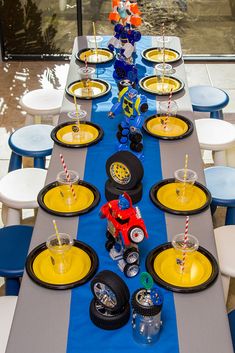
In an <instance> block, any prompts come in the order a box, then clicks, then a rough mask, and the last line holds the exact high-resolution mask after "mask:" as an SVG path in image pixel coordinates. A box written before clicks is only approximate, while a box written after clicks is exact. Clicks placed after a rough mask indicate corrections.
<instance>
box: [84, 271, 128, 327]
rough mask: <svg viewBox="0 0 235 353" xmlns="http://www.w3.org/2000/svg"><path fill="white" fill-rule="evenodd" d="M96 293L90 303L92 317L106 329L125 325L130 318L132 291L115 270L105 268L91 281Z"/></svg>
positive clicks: (96, 323) (97, 324)
mask: <svg viewBox="0 0 235 353" xmlns="http://www.w3.org/2000/svg"><path fill="white" fill-rule="evenodd" d="M91 291H92V293H93V295H94V298H93V299H92V301H91V303H90V319H91V321H92V322H93V323H94V324H95V325H96V326H98V327H100V328H102V329H104V330H115V329H118V328H120V327H122V326H124V325H125V324H126V323H127V322H128V320H129V318H130V304H129V299H130V292H129V289H128V287H127V285H126V284H125V282H124V281H123V280H122V279H121V278H120V277H119V276H118V275H117V274H116V273H114V272H112V271H109V270H104V271H102V272H100V273H98V274H97V275H96V276H95V277H94V278H93V280H92V281H91Z"/></svg>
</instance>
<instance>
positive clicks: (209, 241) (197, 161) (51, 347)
mask: <svg viewBox="0 0 235 353" xmlns="http://www.w3.org/2000/svg"><path fill="white" fill-rule="evenodd" d="M107 41H108V37H104V43H105V44H107ZM105 44H104V46H105ZM157 45H158V42H157V38H156V37H147V36H146V37H142V39H141V40H140V42H138V43H137V46H136V52H137V59H136V62H137V67H138V72H139V75H140V77H144V76H145V75H151V74H153V72H154V68H153V66H154V65H153V64H152V63H148V62H146V61H144V60H143V59H142V57H141V55H140V53H141V51H142V50H144V49H146V48H147V47H154V46H157ZM169 47H171V48H173V49H176V50H177V51H179V52H181V45H180V40H179V38H177V37H173V38H172V41H171V42H170V43H169ZM83 48H87V37H85V36H83V37H77V38H76V39H75V41H74V48H73V54H72V57H71V62H70V68H69V73H68V77H67V84H69V83H71V82H73V81H76V80H78V79H79V74H78V67H79V66H84V64H82V63H80V62H78V61H77V60H76V58H75V54H76V53H77V52H78V51H79V50H80V49H83ZM93 66H94V67H95V69H96V75H97V77H99V78H101V79H104V80H107V81H108V82H109V83H110V84H111V86H112V90H111V92H110V93H109V94H108V95H107V96H104V97H101V98H98V99H95V100H79V104H81V108H82V109H85V110H86V111H87V113H88V115H87V116H88V118H87V119H88V120H91V121H93V122H95V123H97V124H99V125H100V126H101V127H102V128H103V130H104V138H103V140H102V141H100V142H99V143H98V144H97V145H94V146H91V147H88V148H82V149H81V148H79V149H76V148H66V147H61V146H59V145H57V144H55V145H54V148H53V153H52V157H51V160H50V165H49V168H48V173H47V179H46V184H48V183H50V182H53V181H54V180H55V179H56V175H57V173H58V172H60V171H61V168H62V167H61V163H60V157H59V154H60V153H62V154H63V156H64V159H65V161H66V164H67V165H68V167H69V169H73V170H76V171H77V172H78V173H79V175H80V178H81V179H84V180H86V181H88V182H90V183H92V184H94V185H95V186H96V187H97V188H98V189H99V191H100V194H101V201H100V203H99V206H98V207H96V208H95V209H94V210H92V211H91V212H90V213H88V214H85V215H81V216H80V217H58V216H53V215H51V214H48V213H46V212H45V211H44V210H42V209H40V208H39V211H38V214H37V219H36V223H35V227H34V232H33V237H32V241H31V245H30V249H29V251H31V250H32V249H33V248H35V247H36V246H37V245H39V244H40V243H43V242H45V241H46V240H47V238H48V236H49V235H51V234H52V233H54V229H53V224H52V220H53V219H55V220H56V222H57V224H58V228H59V230H60V231H61V232H66V233H69V234H70V235H71V236H72V237H73V238H77V239H79V240H81V241H83V242H85V243H87V244H89V245H90V246H92V247H93V248H94V249H95V251H96V252H97V254H98V256H99V271H101V270H104V269H110V270H112V271H114V272H116V273H117V274H118V275H120V276H121V277H122V278H123V279H124V280H125V282H126V283H127V285H128V287H129V289H130V292H131V293H132V292H133V291H134V290H136V289H137V288H140V287H141V284H140V281H139V278H138V276H137V277H135V278H132V279H127V278H125V277H124V275H123V274H122V273H121V272H120V271H119V270H118V267H117V265H116V263H115V262H114V261H112V260H111V259H110V258H109V256H108V254H107V252H106V251H105V249H104V243H105V228H106V224H105V223H106V222H105V221H104V220H100V219H99V215H98V214H99V208H100V206H101V205H102V204H104V203H105V202H106V200H105V197H104V184H105V181H106V180H107V176H106V173H105V161H106V160H107V158H108V157H109V156H110V155H112V154H113V153H115V151H116V140H115V139H116V137H115V133H116V130H117V125H118V122H119V118H118V117H117V118H115V119H113V120H110V119H108V117H107V114H108V112H109V111H110V109H111V107H112V104H113V99H114V98H115V97H117V94H118V90H117V87H116V83H115V81H114V79H113V77H112V73H113V63H108V64H104V65H93ZM174 69H175V76H177V77H179V78H180V79H181V80H182V81H183V82H184V83H185V86H184V90H183V91H181V92H179V93H177V94H175V95H174V96H173V99H174V100H175V101H176V102H177V105H178V113H179V114H181V115H184V116H186V117H187V118H189V119H190V120H191V121H192V122H193V121H194V113H193V112H192V107H191V101H190V96H189V91H188V86H187V78H186V74H185V69H184V62H183V59H181V60H180V61H179V62H178V63H176V64H174ZM141 93H142V94H145V92H141ZM146 95H147V99H148V104H149V111H148V112H147V114H146V116H150V115H153V114H155V113H156V111H157V105H158V102H159V101H162V100H167V99H168V97H160V96H157V97H156V96H154V95H150V94H146ZM71 110H74V103H73V99H72V98H71V97H69V96H68V95H67V94H66V93H65V95H64V100H63V104H62V108H61V113H60V117H59V123H63V122H66V121H68V120H69V118H68V116H67V112H68V111H71ZM186 153H187V154H188V155H189V167H190V168H191V169H193V170H195V171H196V172H197V174H198V181H199V182H201V183H202V184H204V185H205V178H204V172H203V164H202V159H201V153H200V148H199V143H198V139H197V134H196V130H195V129H194V131H193V133H192V135H191V136H189V137H187V138H185V139H182V140H177V141H163V140H161V141H160V140H156V139H154V138H153V137H151V136H147V135H144V161H143V167H144V171H145V174H144V178H143V198H142V200H141V201H140V202H139V203H138V206H139V208H140V210H141V213H142V216H143V218H144V220H145V222H146V226H147V229H148V233H149V239H148V240H147V241H146V242H145V243H144V245H143V246H141V250H140V251H141V270H142V271H144V270H145V258H146V256H147V254H148V252H149V251H150V250H151V249H152V248H154V247H156V246H158V245H159V244H162V243H164V242H167V241H169V242H170V241H171V240H172V237H173V235H175V234H178V233H182V231H184V224H185V217H182V216H178V215H173V214H169V213H164V212H163V211H161V210H159V209H158V208H156V207H155V206H154V205H153V204H152V203H151V201H150V200H149V190H150V188H151V186H152V185H153V184H154V183H156V182H158V181H159V180H161V179H164V178H170V177H173V176H174V171H175V170H177V169H179V168H183V166H184V158H185V154H186ZM189 232H190V233H191V234H193V235H195V236H196V237H197V238H198V240H199V243H200V245H201V246H203V247H204V248H206V249H207V250H209V251H210V252H211V253H212V254H213V255H214V256H215V258H217V253H216V247H215V241H214V232H213V225H212V218H211V213H210V210H209V209H207V210H206V211H204V212H202V213H200V214H196V215H192V216H190V224H189ZM91 299H92V294H91V290H90V285H89V283H86V284H85V285H83V286H80V287H77V288H74V289H72V290H70V289H69V290H51V289H46V288H43V287H41V286H38V285H37V284H36V283H34V282H33V281H32V280H31V279H30V278H29V276H28V275H27V273H26V272H25V273H24V276H23V279H22V283H21V289H20V293H19V297H18V302H17V306H16V311H15V315H14V319H13V324H12V328H11V332H10V337H9V341H8V345H7V350H6V353H19V352H20V353H48V352H49V353H65V352H67V353H75V352H76V353H79V352H81V353H85V352H96V353H101V352H104V351H107V352H114V353H116V352H117V351H119V352H120V350H122V351H124V352H127V351H132V352H134V351H135V352H142V351H149V352H160V353H163V352H164V353H167V352H171V353H175V352H180V353H199V352H203V353H221V352H226V353H232V352H233V348H232V342H231V336H230V331H229V324H228V319H227V312H226V306H225V302H224V295H223V288H222V282H221V277H220V275H219V276H218V278H217V279H216V281H215V282H214V283H213V285H211V286H210V287H209V288H207V289H206V290H203V291H200V292H197V293H190V294H185V293H172V292H167V293H165V295H164V304H163V310H162V320H163V327H162V330H161V331H162V332H161V335H160V337H159V340H158V342H157V343H156V344H154V345H152V346H151V345H150V346H148V347H147V346H141V345H137V344H136V343H135V342H134V341H133V338H132V332H131V320H130V321H129V322H128V324H127V325H125V326H124V327H122V328H121V329H118V330H115V331H104V330H101V329H99V328H97V327H96V326H94V325H93V324H92V323H91V321H90V318H89V303H90V301H91Z"/></svg>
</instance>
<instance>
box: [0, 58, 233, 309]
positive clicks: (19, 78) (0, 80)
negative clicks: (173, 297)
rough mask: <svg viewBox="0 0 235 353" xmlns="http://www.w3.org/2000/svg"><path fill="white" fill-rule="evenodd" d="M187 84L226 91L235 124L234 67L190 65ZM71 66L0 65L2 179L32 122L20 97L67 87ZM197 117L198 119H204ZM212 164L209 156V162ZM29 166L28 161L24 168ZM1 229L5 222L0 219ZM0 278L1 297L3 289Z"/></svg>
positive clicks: (220, 215) (219, 218)
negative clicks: (15, 141)
mask: <svg viewBox="0 0 235 353" xmlns="http://www.w3.org/2000/svg"><path fill="white" fill-rule="evenodd" d="M185 67H186V72H187V77H188V84H189V86H193V85H199V84H200V85H213V86H217V87H220V88H222V89H224V90H225V91H226V92H227V93H228V94H229V96H230V102H229V105H228V106H227V107H226V109H225V120H228V121H231V122H233V123H235V99H234V98H235V78H234V75H233V74H232V73H233V72H235V64H232V63H226V64H224V63H223V64H218V63H207V64H205V63H197V64H196V63H187V64H186V65H185ZM68 68H69V64H68V63H64V62H45V61H44V62H8V63H3V62H0V177H2V176H3V175H5V174H7V170H8V163H9V158H10V149H9V147H8V144H7V141H8V137H9V135H10V133H11V132H12V131H14V130H15V129H17V128H19V127H22V126H24V125H25V124H28V123H29V122H30V119H29V118H28V117H26V114H25V112H24V111H22V109H21V107H20V105H19V100H20V97H21V96H22V95H23V94H24V93H26V92H27V91H30V90H32V89H37V88H43V87H54V88H59V89H63V88H64V87H65V82H66V77H67V72H68ZM205 115H206V114H204V115H202V114H200V113H198V117H202V116H205ZM207 161H208V162H211V160H210V156H209V158H207ZM29 163H30V162H29V161H28V160H25V165H27V166H29V165H30V164H29ZM223 222H224V210H223V209H219V210H218V211H217V213H216V216H215V219H214V225H215V226H216V227H218V226H220V225H223ZM0 226H2V222H1V219H0ZM2 283H3V282H2V279H1V278H0V295H3V294H4V286H1V285H2ZM227 304H228V309H231V308H235V280H234V281H231V286H230V293H229V299H228V303H227Z"/></svg>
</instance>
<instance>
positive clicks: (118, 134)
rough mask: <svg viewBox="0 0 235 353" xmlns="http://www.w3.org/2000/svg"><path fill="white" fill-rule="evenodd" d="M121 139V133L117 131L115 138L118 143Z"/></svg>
mask: <svg viewBox="0 0 235 353" xmlns="http://www.w3.org/2000/svg"><path fill="white" fill-rule="evenodd" d="M122 137H123V136H122V132H121V131H118V132H117V133H116V138H117V139H118V141H119V142H120V140H121V138H122Z"/></svg>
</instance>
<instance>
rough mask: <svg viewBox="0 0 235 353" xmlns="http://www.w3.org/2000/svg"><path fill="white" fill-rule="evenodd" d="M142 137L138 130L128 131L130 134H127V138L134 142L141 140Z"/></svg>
mask: <svg viewBox="0 0 235 353" xmlns="http://www.w3.org/2000/svg"><path fill="white" fill-rule="evenodd" d="M142 138H143V136H142V134H141V133H139V132H134V133H130V135H129V140H130V141H132V142H134V143H139V142H141V141H142Z"/></svg>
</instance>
